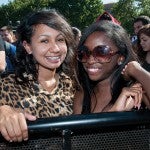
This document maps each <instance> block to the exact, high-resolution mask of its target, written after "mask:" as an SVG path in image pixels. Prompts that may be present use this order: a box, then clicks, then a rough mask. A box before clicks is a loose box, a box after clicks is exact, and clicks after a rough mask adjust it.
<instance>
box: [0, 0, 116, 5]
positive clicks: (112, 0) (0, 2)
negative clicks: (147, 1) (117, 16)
mask: <svg viewBox="0 0 150 150" xmlns="http://www.w3.org/2000/svg"><path fill="white" fill-rule="evenodd" d="M9 1H13V0H0V5H2V4H4V5H5V4H7V3H8V2H9ZM102 1H103V3H104V4H107V3H111V2H117V1H118V0H102Z"/></svg>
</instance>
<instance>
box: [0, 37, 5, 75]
mask: <svg viewBox="0 0 150 150" xmlns="http://www.w3.org/2000/svg"><path fill="white" fill-rule="evenodd" d="M5 57H6V56H5V48H4V41H3V40H2V38H1V36H0V74H2V73H3V72H4V71H5V67H6V61H5Z"/></svg>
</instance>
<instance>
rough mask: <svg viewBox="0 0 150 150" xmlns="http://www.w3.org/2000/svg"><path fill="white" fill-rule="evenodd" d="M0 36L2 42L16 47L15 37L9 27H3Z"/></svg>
mask: <svg viewBox="0 0 150 150" xmlns="http://www.w3.org/2000/svg"><path fill="white" fill-rule="evenodd" d="M0 33H1V36H2V38H3V40H4V41H7V42H8V43H11V44H13V45H15V46H16V41H17V39H16V36H15V34H14V32H13V30H12V28H11V27H10V26H3V27H1V29H0Z"/></svg>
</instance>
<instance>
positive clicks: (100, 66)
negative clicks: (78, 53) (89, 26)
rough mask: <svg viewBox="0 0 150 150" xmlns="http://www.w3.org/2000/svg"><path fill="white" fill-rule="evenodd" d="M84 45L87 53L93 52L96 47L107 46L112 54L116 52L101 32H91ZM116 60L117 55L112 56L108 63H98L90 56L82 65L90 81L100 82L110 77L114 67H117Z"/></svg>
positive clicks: (117, 58)
mask: <svg viewBox="0 0 150 150" xmlns="http://www.w3.org/2000/svg"><path fill="white" fill-rule="evenodd" d="M84 45H85V46H86V47H87V48H88V49H89V51H93V49H94V48H95V47H96V46H98V45H107V46H109V47H110V48H111V50H112V52H117V51H118V49H117V47H116V46H115V45H114V44H113V42H112V41H111V40H110V39H109V38H108V37H106V36H105V34H104V33H103V32H93V33H92V34H91V35H90V36H89V37H88V38H87V39H86V41H85V43H84ZM118 60H119V54H116V55H114V56H112V57H111V60H110V62H108V63H107V62H106V63H101V62H98V61H97V60H96V59H95V58H94V57H93V56H92V55H90V57H88V59H87V61H86V63H83V66H84V69H85V70H86V72H87V74H88V76H89V78H90V79H91V80H93V81H97V80H99V81H102V80H105V79H107V78H109V77H110V76H111V74H112V73H113V72H114V69H115V67H116V66H117V65H118Z"/></svg>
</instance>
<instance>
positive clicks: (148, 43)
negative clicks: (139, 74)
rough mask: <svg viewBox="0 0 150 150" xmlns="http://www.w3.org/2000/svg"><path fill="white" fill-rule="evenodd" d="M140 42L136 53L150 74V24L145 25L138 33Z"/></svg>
mask: <svg viewBox="0 0 150 150" xmlns="http://www.w3.org/2000/svg"><path fill="white" fill-rule="evenodd" d="M137 37H138V42H137V49H136V53H137V55H138V57H139V59H140V60H141V62H142V66H143V67H144V68H145V69H146V70H147V71H149V72H150V24H147V25H144V26H142V27H141V28H140V30H139V31H138V33H137Z"/></svg>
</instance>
